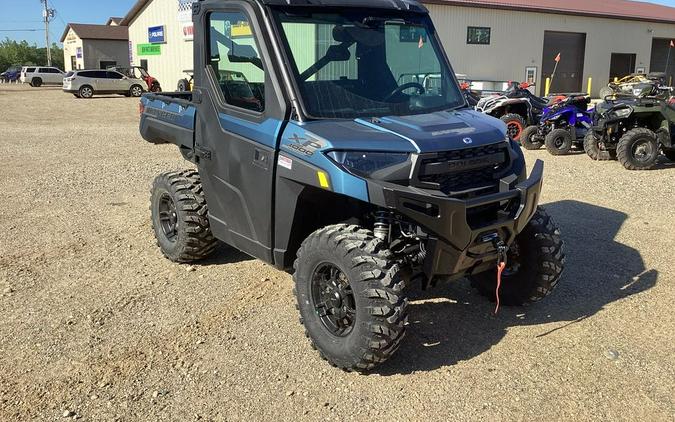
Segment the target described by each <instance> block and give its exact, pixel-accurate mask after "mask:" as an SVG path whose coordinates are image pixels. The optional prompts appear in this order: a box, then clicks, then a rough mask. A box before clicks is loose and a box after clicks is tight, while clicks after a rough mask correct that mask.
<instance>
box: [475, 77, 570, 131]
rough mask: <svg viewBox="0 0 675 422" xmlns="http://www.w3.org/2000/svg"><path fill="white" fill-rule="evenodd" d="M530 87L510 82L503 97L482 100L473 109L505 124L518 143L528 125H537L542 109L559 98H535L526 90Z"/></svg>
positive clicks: (526, 84)
mask: <svg viewBox="0 0 675 422" xmlns="http://www.w3.org/2000/svg"><path fill="white" fill-rule="evenodd" d="M530 86H534V84H528V83H527V82H523V83H518V82H511V83H510V87H509V89H508V90H507V91H506V92H504V94H503V95H493V96H490V97H485V98H482V99H480V100H479V101H478V104H476V106H475V109H476V110H477V111H480V112H482V113H485V114H489V115H490V116H493V117H497V118H498V119H500V120H501V121H503V122H504V123H506V128H507V131H508V134H509V136H510V137H511V139H513V140H514V141H520V138H521V136H522V133H523V130H525V128H526V127H527V126H529V125H536V124H538V123H539V119H540V117H541V114H542V113H543V111H544V108H546V107H548V106H549V105H551V104H553V103H555V102H556V101H559V100H560V98H561V97H559V96H556V97H552V98H541V97H537V96H536V95H534V94H532V93H531V92H530V90H529V89H528V88H529V87H530ZM562 98H565V97H562Z"/></svg>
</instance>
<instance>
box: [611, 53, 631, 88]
mask: <svg viewBox="0 0 675 422" xmlns="http://www.w3.org/2000/svg"><path fill="white" fill-rule="evenodd" d="M636 59H637V55H636V54H625V53H612V59H611V61H610V64H609V81H613V80H614V78H619V79H621V78H623V77H624V76H627V75H630V74H631V73H635V60H636ZM609 81H608V82H609Z"/></svg>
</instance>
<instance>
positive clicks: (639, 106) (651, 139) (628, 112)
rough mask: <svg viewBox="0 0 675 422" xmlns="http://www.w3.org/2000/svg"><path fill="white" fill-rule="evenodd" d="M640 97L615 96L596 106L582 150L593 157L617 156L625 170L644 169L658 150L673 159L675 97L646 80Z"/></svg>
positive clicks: (651, 161) (596, 158)
mask: <svg viewBox="0 0 675 422" xmlns="http://www.w3.org/2000/svg"><path fill="white" fill-rule="evenodd" d="M634 89H635V90H636V91H639V90H640V89H641V90H642V92H641V93H640V95H639V96H632V95H631V96H628V95H624V96H621V95H615V96H614V98H607V99H606V100H605V101H604V102H603V103H600V104H598V105H597V106H596V116H595V121H594V125H593V130H592V131H589V133H588V134H587V135H586V138H585V139H584V150H585V151H586V153H587V154H588V156H589V157H591V158H592V159H594V160H611V159H614V158H618V160H619V162H620V163H621V164H622V165H623V166H624V167H625V168H626V169H628V170H647V169H650V168H652V167H654V165H655V164H656V161H657V159H658V157H659V151H663V154H664V155H665V156H666V157H667V158H668V159H670V160H672V161H675V99H673V98H672V96H671V94H672V92H671V89H670V88H667V89H666V88H658V87H655V86H654V84H651V83H646V84H642V85H640V86H638V87H635V88H634Z"/></svg>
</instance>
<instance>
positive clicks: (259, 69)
mask: <svg viewBox="0 0 675 422" xmlns="http://www.w3.org/2000/svg"><path fill="white" fill-rule="evenodd" d="M209 28H210V35H209V36H210V40H209V41H210V42H209V51H208V57H207V60H208V63H207V64H208V66H210V67H211V68H212V69H213V72H214V74H215V76H216V80H217V81H218V85H219V86H220V89H221V91H222V92H223V96H224V97H225V101H226V102H227V103H228V104H231V105H233V106H236V107H241V108H245V109H248V110H254V111H263V110H264V109H265V70H264V69H263V65H262V60H261V58H260V55H259V54H258V52H259V49H258V46H257V44H256V41H255V34H254V33H253V27H252V26H251V24H250V21H249V19H248V17H247V16H246V15H245V14H244V13H241V12H227V13H212V14H211V15H210V16H209Z"/></svg>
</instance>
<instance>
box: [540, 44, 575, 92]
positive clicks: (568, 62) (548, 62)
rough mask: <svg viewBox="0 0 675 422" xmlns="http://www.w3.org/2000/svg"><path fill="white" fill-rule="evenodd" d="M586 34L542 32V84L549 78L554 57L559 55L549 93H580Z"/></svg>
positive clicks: (553, 65) (553, 64)
mask: <svg viewBox="0 0 675 422" xmlns="http://www.w3.org/2000/svg"><path fill="white" fill-rule="evenodd" d="M585 52H586V34H583V33H578V32H557V31H545V32H544V55H543V57H544V63H542V66H541V68H542V83H541V86H542V87H543V86H544V85H545V81H546V78H549V77H551V75H552V74H553V69H554V67H555V60H554V59H555V57H556V56H557V55H558V54H560V63H559V64H558V69H557V70H556V72H555V76H554V77H553V79H552V81H551V92H580V91H581V87H582V82H583V80H582V79H583V75H584V54H585Z"/></svg>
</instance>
